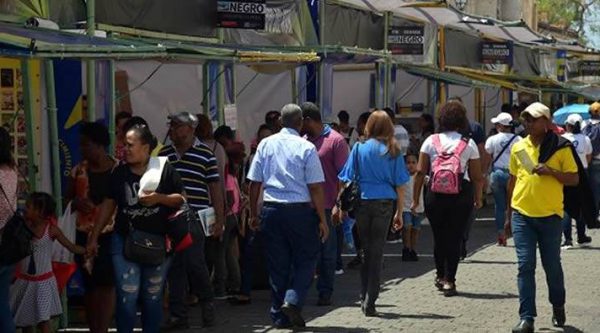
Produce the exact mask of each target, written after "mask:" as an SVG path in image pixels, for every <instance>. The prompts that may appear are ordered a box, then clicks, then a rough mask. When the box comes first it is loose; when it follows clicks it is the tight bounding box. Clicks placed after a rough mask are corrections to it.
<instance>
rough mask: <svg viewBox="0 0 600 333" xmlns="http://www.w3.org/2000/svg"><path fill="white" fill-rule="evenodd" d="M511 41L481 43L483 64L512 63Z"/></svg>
mask: <svg viewBox="0 0 600 333" xmlns="http://www.w3.org/2000/svg"><path fill="white" fill-rule="evenodd" d="M512 57H513V50H512V44H511V43H493V42H482V43H481V62H482V63H484V64H507V65H511V64H512Z"/></svg>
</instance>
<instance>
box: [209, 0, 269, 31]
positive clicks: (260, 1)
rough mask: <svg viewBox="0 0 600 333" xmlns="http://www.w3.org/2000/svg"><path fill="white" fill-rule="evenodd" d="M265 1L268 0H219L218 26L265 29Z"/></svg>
mask: <svg viewBox="0 0 600 333" xmlns="http://www.w3.org/2000/svg"><path fill="white" fill-rule="evenodd" d="M265 2H266V0H218V1H217V27H219V28H233V29H256V30H263V29H264V28H265V12H266V4H265Z"/></svg>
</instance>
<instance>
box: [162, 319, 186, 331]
mask: <svg viewBox="0 0 600 333" xmlns="http://www.w3.org/2000/svg"><path fill="white" fill-rule="evenodd" d="M189 328H190V324H189V323H188V320H187V318H177V317H171V318H169V320H167V322H166V323H164V324H163V326H162V327H161V330H163V331H165V332H171V331H179V330H187V329H189Z"/></svg>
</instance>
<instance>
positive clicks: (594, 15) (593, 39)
mask: <svg viewBox="0 0 600 333" xmlns="http://www.w3.org/2000/svg"><path fill="white" fill-rule="evenodd" d="M598 20H600V8H594V9H592V10H590V11H589V12H588V17H587V20H586V21H587V22H598ZM583 29H584V31H585V36H586V38H587V39H588V43H589V45H588V46H591V47H593V48H595V49H600V33H599V32H596V33H594V32H591V31H590V29H589V24H587V25H586V26H584V28H583Z"/></svg>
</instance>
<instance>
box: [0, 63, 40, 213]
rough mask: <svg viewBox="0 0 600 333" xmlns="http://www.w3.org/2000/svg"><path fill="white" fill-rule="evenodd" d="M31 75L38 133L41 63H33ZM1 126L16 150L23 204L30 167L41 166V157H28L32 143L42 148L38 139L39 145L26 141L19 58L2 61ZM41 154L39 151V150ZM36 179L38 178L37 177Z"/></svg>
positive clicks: (0, 85)
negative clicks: (5, 130)
mask: <svg viewBox="0 0 600 333" xmlns="http://www.w3.org/2000/svg"><path fill="white" fill-rule="evenodd" d="M30 73H31V78H32V82H31V85H32V87H33V92H32V94H34V96H32V97H33V100H34V101H35V103H36V104H34V105H33V106H32V107H33V115H32V120H33V126H32V128H34V129H38V130H37V131H39V111H40V105H39V96H38V92H39V90H40V66H39V62H38V61H31V62H30ZM0 125H1V126H3V127H4V128H6V129H7V130H8V132H9V134H10V137H11V140H12V147H13V152H12V154H13V156H14V157H15V161H16V162H17V168H18V171H19V182H18V193H19V194H20V196H19V198H20V202H21V203H23V201H22V200H23V199H24V197H25V195H26V193H27V191H28V190H31V189H30V188H29V186H28V182H27V177H28V176H29V171H30V168H33V167H35V166H36V165H37V163H38V160H39V159H38V156H39V155H36V157H35V160H33V161H30V160H29V156H28V154H27V153H28V150H27V148H28V146H29V144H31V145H33V146H34V147H36V148H37V147H39V143H40V142H39V139H38V140H37V141H36V142H31V143H30V142H27V126H26V122H25V100H24V97H23V76H22V75H21V61H20V60H16V59H8V58H0ZM33 134H34V137H35V136H37V137H38V138H39V133H38V132H36V133H33ZM36 151H38V152H39V149H36ZM36 177H37V175H36Z"/></svg>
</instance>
